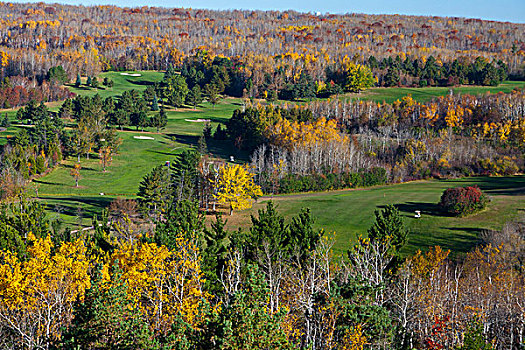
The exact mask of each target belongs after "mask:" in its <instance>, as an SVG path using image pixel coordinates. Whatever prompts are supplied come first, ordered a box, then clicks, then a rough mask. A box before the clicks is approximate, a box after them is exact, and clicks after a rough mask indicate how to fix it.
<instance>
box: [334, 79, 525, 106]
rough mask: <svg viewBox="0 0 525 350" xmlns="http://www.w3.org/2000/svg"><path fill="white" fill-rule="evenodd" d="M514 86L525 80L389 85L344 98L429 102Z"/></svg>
mask: <svg viewBox="0 0 525 350" xmlns="http://www.w3.org/2000/svg"><path fill="white" fill-rule="evenodd" d="M514 88H519V89H523V88H525V81H504V82H503V83H501V84H500V85H499V86H469V85H467V86H459V87H424V88H408V87H389V88H379V87H378V88H371V89H368V90H365V91H363V92H362V93H360V94H349V95H345V96H344V97H342V98H343V99H344V100H348V99H360V100H366V101H375V102H380V103H382V102H383V101H384V102H387V103H392V102H394V101H396V100H399V99H401V98H403V97H404V96H407V95H412V98H413V99H414V100H416V101H418V102H427V101H430V100H431V99H433V98H436V97H439V96H445V95H448V94H449V93H450V90H452V92H453V93H454V94H470V95H479V94H485V93H487V92H490V93H492V94H495V93H498V92H500V91H501V92H504V93H510V92H511V91H512V90H514Z"/></svg>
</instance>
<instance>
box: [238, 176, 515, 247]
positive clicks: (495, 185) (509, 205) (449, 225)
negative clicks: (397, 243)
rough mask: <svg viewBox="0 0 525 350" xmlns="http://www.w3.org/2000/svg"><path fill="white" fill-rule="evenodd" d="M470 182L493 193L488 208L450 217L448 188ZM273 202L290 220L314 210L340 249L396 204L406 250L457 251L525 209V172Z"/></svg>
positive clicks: (245, 218) (245, 220)
mask: <svg viewBox="0 0 525 350" xmlns="http://www.w3.org/2000/svg"><path fill="white" fill-rule="evenodd" d="M467 185H478V186H479V187H480V188H481V189H482V190H483V191H484V192H485V193H486V194H488V195H489V196H490V197H491V200H492V201H491V203H490V204H489V206H488V209H486V210H485V211H483V212H481V213H478V214H475V215H471V216H467V217H464V218H456V217H449V216H444V215H443V214H442V213H441V212H440V210H439V207H438V205H437V203H438V202H439V199H440V197H441V194H442V192H443V191H444V190H445V189H447V188H449V187H458V186H467ZM268 200H270V199H269V198H264V199H262V200H259V203H256V204H255V205H254V207H253V208H252V209H250V210H247V211H244V212H240V213H235V214H234V216H233V217H231V218H229V222H228V228H229V229H234V228H237V227H242V228H246V227H248V226H249V223H250V215H251V214H256V213H257V210H258V209H260V208H263V207H265V206H266V202H267V201H268ZM273 200H274V201H275V203H276V204H277V206H278V211H279V212H280V213H282V214H283V215H284V216H285V217H287V218H288V219H289V218H290V217H291V216H293V215H296V214H297V213H298V212H299V210H300V208H303V207H308V208H310V209H311V211H312V214H313V216H314V217H315V218H316V224H315V226H316V227H317V228H324V229H325V230H326V231H329V232H336V239H337V243H336V246H335V249H336V251H337V252H339V253H342V252H343V251H345V250H347V249H348V248H349V247H350V245H351V244H352V243H353V242H355V241H356V237H357V236H358V235H360V234H362V235H366V232H367V230H368V228H369V227H370V226H371V225H372V223H373V222H374V210H376V209H379V208H382V207H384V206H385V205H387V204H394V205H396V206H397V207H398V208H399V209H400V211H401V213H402V215H403V217H404V219H405V223H406V225H407V226H408V228H409V229H410V231H411V233H410V236H409V242H408V245H407V247H406V249H405V253H407V254H410V253H414V252H415V251H416V250H417V249H426V248H428V247H431V246H434V245H440V246H441V247H443V248H445V249H450V250H452V251H454V255H456V254H462V253H465V252H467V251H469V250H470V249H472V247H473V246H475V245H476V244H478V243H479V234H480V233H481V232H482V231H483V230H488V229H491V230H499V229H501V227H502V226H503V224H504V223H505V222H507V221H510V220H512V219H513V218H515V217H516V215H518V213H519V212H520V211H521V210H525V176H513V177H476V178H465V179H457V180H439V181H438V180H434V181H418V182H411V183H405V184H396V185H390V186H381V187H376V188H369V189H362V190H343V191H335V192H324V193H308V194H299V195H284V196H276V197H275V198H274V199H273ZM415 210H420V211H421V214H422V217H421V218H419V219H416V218H414V214H415Z"/></svg>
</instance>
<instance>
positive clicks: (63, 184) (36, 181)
mask: <svg viewBox="0 0 525 350" xmlns="http://www.w3.org/2000/svg"><path fill="white" fill-rule="evenodd" d="M33 182H34V183H37V184H43V185H50V186H60V187H67V186H71V184H65V183H61V182H50V181H43V180H40V179H35V180H33Z"/></svg>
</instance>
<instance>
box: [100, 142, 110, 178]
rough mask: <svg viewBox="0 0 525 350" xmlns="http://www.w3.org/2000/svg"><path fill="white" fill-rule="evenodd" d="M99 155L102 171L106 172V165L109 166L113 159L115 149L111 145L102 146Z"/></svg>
mask: <svg viewBox="0 0 525 350" xmlns="http://www.w3.org/2000/svg"><path fill="white" fill-rule="evenodd" d="M98 156H99V158H100V164H102V171H103V172H106V167H107V166H109V165H110V164H111V161H112V160H113V150H112V149H111V147H109V146H104V147H101V148H100V150H99V151H98Z"/></svg>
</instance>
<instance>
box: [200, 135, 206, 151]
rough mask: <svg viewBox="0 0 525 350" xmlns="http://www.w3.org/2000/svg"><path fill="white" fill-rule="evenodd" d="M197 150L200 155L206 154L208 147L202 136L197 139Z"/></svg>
mask: <svg viewBox="0 0 525 350" xmlns="http://www.w3.org/2000/svg"><path fill="white" fill-rule="evenodd" d="M198 148H199V153H200V154H206V153H208V145H207V144H206V138H205V137H204V135H201V136H200V137H199V141H198Z"/></svg>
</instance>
